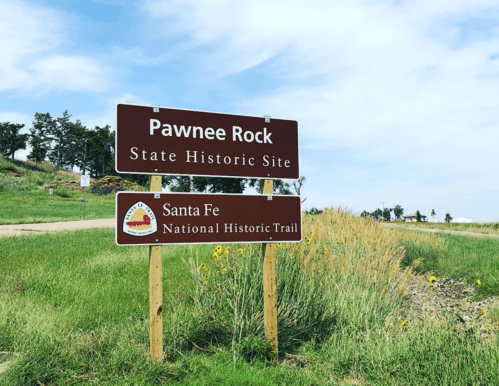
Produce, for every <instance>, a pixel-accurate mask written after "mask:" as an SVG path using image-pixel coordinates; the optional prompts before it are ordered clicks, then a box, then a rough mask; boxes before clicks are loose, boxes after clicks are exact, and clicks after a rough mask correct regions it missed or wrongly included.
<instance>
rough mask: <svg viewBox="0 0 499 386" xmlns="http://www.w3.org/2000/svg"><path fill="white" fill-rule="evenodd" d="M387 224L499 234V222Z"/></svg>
mask: <svg viewBox="0 0 499 386" xmlns="http://www.w3.org/2000/svg"><path fill="white" fill-rule="evenodd" d="M387 224H391V225H397V226H400V227H410V228H414V227H416V228H422V229H442V230H451V231H463V232H473V233H483V234H493V235H499V222H485V223H484V222H474V223H429V222H407V223H406V222H396V221H394V222H388V223H387Z"/></svg>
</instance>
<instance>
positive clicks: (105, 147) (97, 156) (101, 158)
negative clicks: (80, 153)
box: [87, 125, 115, 178]
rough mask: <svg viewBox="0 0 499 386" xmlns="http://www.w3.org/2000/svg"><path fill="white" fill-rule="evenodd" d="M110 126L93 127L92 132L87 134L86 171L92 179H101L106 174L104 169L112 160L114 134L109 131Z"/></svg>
mask: <svg viewBox="0 0 499 386" xmlns="http://www.w3.org/2000/svg"><path fill="white" fill-rule="evenodd" d="M110 128H111V126H109V125H106V126H104V127H99V126H95V129H94V130H91V131H89V132H88V139H87V141H88V146H89V148H88V154H87V156H88V166H87V167H88V169H89V171H90V175H91V176H92V177H93V178H101V177H103V176H104V175H105V174H106V169H107V168H108V165H109V163H110V161H111V160H113V159H114V156H115V152H114V139H115V132H114V131H111V130H110Z"/></svg>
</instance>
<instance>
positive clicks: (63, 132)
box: [48, 110, 71, 170]
mask: <svg viewBox="0 0 499 386" xmlns="http://www.w3.org/2000/svg"><path fill="white" fill-rule="evenodd" d="M69 118H71V115H69V113H68V110H65V111H64V112H63V113H62V117H59V118H56V120H55V125H54V126H53V127H52V130H51V131H50V133H49V134H50V139H51V140H52V141H53V142H54V144H53V146H52V148H51V150H50V151H49V153H48V156H49V159H50V161H52V163H53V164H54V165H55V169H56V170H59V168H60V167H63V166H64V165H65V159H64V155H65V152H64V149H65V148H66V146H67V141H68V131H69V124H70V122H69Z"/></svg>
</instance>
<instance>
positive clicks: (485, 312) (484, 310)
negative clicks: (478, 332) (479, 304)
mask: <svg viewBox="0 0 499 386" xmlns="http://www.w3.org/2000/svg"><path fill="white" fill-rule="evenodd" d="M482 315H483V316H487V309H486V308H484V309H483V310H482Z"/></svg>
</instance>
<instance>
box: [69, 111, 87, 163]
mask: <svg viewBox="0 0 499 386" xmlns="http://www.w3.org/2000/svg"><path fill="white" fill-rule="evenodd" d="M86 132H87V128H86V127H85V126H83V125H82V124H81V122H80V120H79V119H77V120H76V122H75V123H73V122H68V130H67V138H66V146H65V147H64V149H63V159H64V166H68V167H69V168H70V169H71V171H73V169H74V167H75V166H76V165H78V164H79V163H81V162H80V158H81V157H82V150H84V151H85V150H87V149H86V146H85V145H86Z"/></svg>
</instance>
